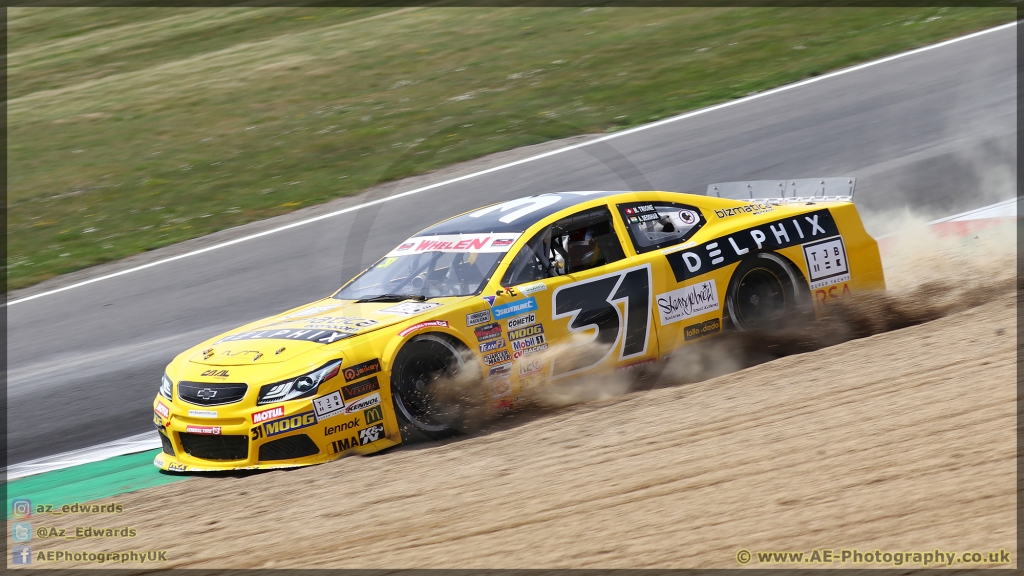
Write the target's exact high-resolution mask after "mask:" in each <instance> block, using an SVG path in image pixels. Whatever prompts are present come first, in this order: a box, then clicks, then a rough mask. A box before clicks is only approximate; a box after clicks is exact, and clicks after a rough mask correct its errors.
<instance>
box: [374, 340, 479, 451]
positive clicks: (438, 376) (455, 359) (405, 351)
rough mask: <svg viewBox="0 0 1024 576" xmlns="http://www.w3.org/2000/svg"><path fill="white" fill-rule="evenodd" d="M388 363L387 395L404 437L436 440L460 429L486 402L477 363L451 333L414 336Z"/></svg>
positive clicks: (473, 421)
mask: <svg viewBox="0 0 1024 576" xmlns="http://www.w3.org/2000/svg"><path fill="white" fill-rule="evenodd" d="M393 366H394V368H393V369H392V371H391V396H392V399H393V403H394V406H395V414H396V416H397V417H398V424H399V427H400V429H401V432H402V437H403V438H406V437H408V438H410V439H422V438H427V439H433V440H437V439H441V438H444V437H447V436H451V435H452V434H454V433H456V432H460V431H465V430H466V429H467V428H469V427H471V426H472V425H473V424H474V423H475V421H476V419H477V418H478V415H479V414H481V411H482V408H483V407H484V406H486V403H485V402H486V398H481V397H480V391H481V390H482V389H483V387H482V386H481V385H480V367H479V364H478V363H477V361H476V360H475V359H474V358H473V355H472V354H471V353H470V351H469V350H468V349H467V348H466V347H465V346H464V345H462V343H461V342H459V341H458V340H455V339H454V338H450V337H448V336H445V335H443V334H424V335H421V336H417V337H415V338H413V339H412V340H410V341H409V342H408V343H407V344H406V345H405V346H403V347H402V349H401V350H400V351H399V352H398V355H397V356H396V357H395V361H394V364H393Z"/></svg>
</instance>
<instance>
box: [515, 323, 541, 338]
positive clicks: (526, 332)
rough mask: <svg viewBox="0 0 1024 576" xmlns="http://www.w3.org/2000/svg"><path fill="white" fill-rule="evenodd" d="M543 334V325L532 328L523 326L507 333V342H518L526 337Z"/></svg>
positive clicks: (535, 325)
mask: <svg viewBox="0 0 1024 576" xmlns="http://www.w3.org/2000/svg"><path fill="white" fill-rule="evenodd" d="M543 333H544V325H543V324H534V325H533V326H524V327H522V328H517V329H515V330H509V331H508V339H509V340H519V339H520V338H526V337H527V336H536V335H537V334H543Z"/></svg>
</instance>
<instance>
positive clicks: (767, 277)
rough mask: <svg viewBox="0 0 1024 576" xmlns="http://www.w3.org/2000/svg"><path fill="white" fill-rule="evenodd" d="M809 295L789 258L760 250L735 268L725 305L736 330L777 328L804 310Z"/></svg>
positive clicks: (784, 325) (783, 325)
mask: <svg viewBox="0 0 1024 576" xmlns="http://www.w3.org/2000/svg"><path fill="white" fill-rule="evenodd" d="M809 296H810V295H809V293H808V291H807V289H806V288H805V287H804V282H803V278H801V276H800V274H799V272H797V271H796V270H795V268H794V266H793V265H792V264H790V263H789V261H787V260H786V259H785V258H783V257H781V256H779V255H778V254H773V253H771V252H760V253H758V254H755V255H754V256H753V257H751V258H747V259H746V260H744V261H743V262H741V263H740V265H739V266H738V267H737V268H736V271H735V272H734V273H733V276H732V280H731V281H730V282H729V290H728V291H727V292H726V297H725V309H726V314H727V315H728V318H729V320H730V322H731V323H732V325H733V326H734V327H735V328H736V329H738V330H779V329H783V328H786V327H787V326H789V325H790V324H792V323H793V322H794V321H795V320H797V319H799V318H802V316H803V315H804V314H806V313H807V310H808V306H807V303H808V302H809V300H810V298H809Z"/></svg>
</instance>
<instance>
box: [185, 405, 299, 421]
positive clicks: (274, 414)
mask: <svg viewBox="0 0 1024 576" xmlns="http://www.w3.org/2000/svg"><path fill="white" fill-rule="evenodd" d="M191 412H192V411H191V410H189V416H191V415H192V414H191ZM281 416H284V406H275V407H273V408H267V409H266V410H261V411H259V412H253V413H252V423H253V424H259V423H260V422H266V421H267V420H273V419H274V418H280V417H281Z"/></svg>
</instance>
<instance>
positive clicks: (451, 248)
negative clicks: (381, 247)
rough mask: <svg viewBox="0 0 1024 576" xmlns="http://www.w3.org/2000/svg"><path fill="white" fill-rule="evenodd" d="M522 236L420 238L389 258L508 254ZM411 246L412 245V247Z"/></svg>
mask: <svg viewBox="0 0 1024 576" xmlns="http://www.w3.org/2000/svg"><path fill="white" fill-rule="evenodd" d="M520 236H522V233H519V232H498V233H491V234H441V235H438V236H419V237H415V238H410V239H408V240H406V241H405V242H402V244H401V245H399V246H398V248H395V249H394V250H392V251H391V252H389V253H388V254H387V255H388V256H401V255H404V254H421V253H423V252H477V253H485V252H489V253H497V254H504V253H505V252H508V248H509V246H511V245H512V244H514V243H515V241H516V239H517V238H519V237H520ZM410 244H411V245H410Z"/></svg>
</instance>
